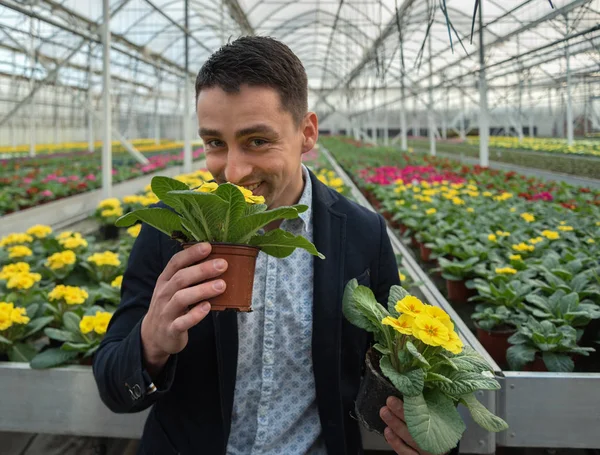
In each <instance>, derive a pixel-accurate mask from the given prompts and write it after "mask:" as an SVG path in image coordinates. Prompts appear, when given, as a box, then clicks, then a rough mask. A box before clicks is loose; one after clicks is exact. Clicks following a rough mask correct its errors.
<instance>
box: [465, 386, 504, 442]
mask: <svg viewBox="0 0 600 455" xmlns="http://www.w3.org/2000/svg"><path fill="white" fill-rule="evenodd" d="M460 401H461V403H462V404H464V405H465V406H466V407H467V408H468V409H469V412H470V413H471V417H473V420H474V421H475V423H477V424H478V425H479V426H480V427H482V428H483V429H484V430H487V431H493V432H494V433H498V432H500V431H504V430H507V429H508V424H507V423H506V422H505V421H504V420H502V419H501V418H500V417H497V416H495V415H494V414H492V413H491V412H490V411H489V410H488V409H487V408H486V407H485V406H484V405H482V404H481V403H480V402H479V401H478V400H477V398H475V395H473V394H472V393H470V394H468V395H465V396H462V397H460Z"/></svg>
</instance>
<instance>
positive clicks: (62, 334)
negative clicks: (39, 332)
mask: <svg viewBox="0 0 600 455" xmlns="http://www.w3.org/2000/svg"><path fill="white" fill-rule="evenodd" d="M44 333H45V334H46V336H47V337H48V338H51V339H53V340H56V341H73V342H75V341H79V337H78V336H77V334H75V333H73V332H68V331H66V330H59V329H53V328H50V327H48V328H47V329H45V330H44Z"/></svg>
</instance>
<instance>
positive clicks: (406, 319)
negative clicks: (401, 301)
mask: <svg viewBox="0 0 600 455" xmlns="http://www.w3.org/2000/svg"><path fill="white" fill-rule="evenodd" d="M414 319H415V318H413V317H412V316H409V315H408V314H402V315H400V317H399V318H398V319H396V318H393V317H391V316H387V317H385V318H383V320H382V321H381V323H382V324H383V325H389V326H392V327H393V328H394V330H395V331H396V332H400V333H401V334H403V335H412V334H413V331H412V330H413V322H414Z"/></svg>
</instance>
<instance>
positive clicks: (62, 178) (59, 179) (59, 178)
mask: <svg viewBox="0 0 600 455" xmlns="http://www.w3.org/2000/svg"><path fill="white" fill-rule="evenodd" d="M56 181H57V182H58V183H67V182H68V181H69V180H68V179H67V178H66V177H57V178H56Z"/></svg>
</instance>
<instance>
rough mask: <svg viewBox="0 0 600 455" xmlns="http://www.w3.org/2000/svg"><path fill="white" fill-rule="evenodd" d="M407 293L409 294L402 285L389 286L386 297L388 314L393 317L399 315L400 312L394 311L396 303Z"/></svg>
mask: <svg viewBox="0 0 600 455" xmlns="http://www.w3.org/2000/svg"><path fill="white" fill-rule="evenodd" d="M407 295H410V294H409V293H408V292H407V291H406V289H404V288H403V287H402V286H398V285H394V286H392V287H391V288H390V293H389V297H388V311H389V312H390V316H392V317H394V318H397V317H398V316H400V313H398V312H397V311H396V303H397V302H398V301H399V300H402V299H403V298H404V297H406V296H407Z"/></svg>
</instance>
